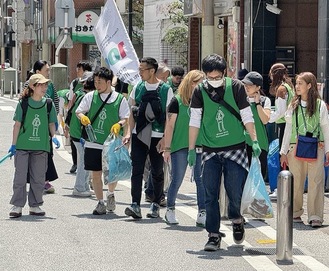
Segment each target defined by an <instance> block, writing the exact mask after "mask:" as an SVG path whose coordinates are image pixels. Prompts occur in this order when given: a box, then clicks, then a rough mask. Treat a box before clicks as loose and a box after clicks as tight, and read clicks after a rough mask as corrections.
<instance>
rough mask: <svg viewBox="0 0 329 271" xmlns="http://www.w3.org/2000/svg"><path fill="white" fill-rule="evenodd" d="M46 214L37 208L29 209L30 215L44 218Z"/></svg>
mask: <svg viewBox="0 0 329 271" xmlns="http://www.w3.org/2000/svg"><path fill="white" fill-rule="evenodd" d="M45 214H46V212H45V211H44V210H42V209H41V208H40V207H39V206H37V207H30V215H36V216H44V215H45Z"/></svg>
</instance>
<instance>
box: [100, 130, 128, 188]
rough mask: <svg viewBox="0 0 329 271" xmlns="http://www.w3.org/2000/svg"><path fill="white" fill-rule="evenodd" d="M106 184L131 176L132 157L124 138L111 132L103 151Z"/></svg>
mask: <svg viewBox="0 0 329 271" xmlns="http://www.w3.org/2000/svg"><path fill="white" fill-rule="evenodd" d="M102 169H103V178H104V184H108V183H113V182H117V181H120V180H127V179H130V177H131V159H130V155H129V152H128V150H127V148H125V147H124V145H122V138H121V137H116V136H114V135H113V134H110V135H109V136H108V138H107V139H106V140H105V142H104V148H103V152H102Z"/></svg>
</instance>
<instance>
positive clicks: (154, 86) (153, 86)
mask: <svg viewBox="0 0 329 271" xmlns="http://www.w3.org/2000/svg"><path fill="white" fill-rule="evenodd" d="M137 85H138V84H136V85H135V86H134V88H133V89H132V91H131V93H130V96H129V100H128V102H129V105H130V106H132V105H133V101H135V95H136V87H137ZM158 86H159V83H156V84H149V83H148V82H146V81H145V88H146V90H147V91H152V90H156V89H157V88H158ZM173 96H174V93H173V91H172V88H169V89H168V93H167V101H166V107H168V105H169V103H170V101H171V99H172V97H173ZM132 133H134V134H136V124H135V127H134V129H133V131H132ZM151 137H157V138H159V137H160V138H161V137H163V133H159V132H155V131H152V134H151Z"/></svg>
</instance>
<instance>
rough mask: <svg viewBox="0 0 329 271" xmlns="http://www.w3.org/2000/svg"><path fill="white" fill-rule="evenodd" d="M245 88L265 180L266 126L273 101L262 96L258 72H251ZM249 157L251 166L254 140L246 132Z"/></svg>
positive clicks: (261, 80) (245, 82)
mask: <svg viewBox="0 0 329 271" xmlns="http://www.w3.org/2000/svg"><path fill="white" fill-rule="evenodd" d="M242 83H244V88H245V90H246V93H247V100H248V102H249V103H250V108H251V111H252V114H253V117H254V122H255V129H256V134H257V139H258V142H259V146H260V148H261V150H262V152H261V153H260V155H259V160H260V163H261V169H262V176H263V178H264V179H265V177H266V173H267V153H268V139H267V133H266V128H265V124H266V123H267V122H268V120H269V119H270V114H271V101H270V99H269V98H268V97H266V96H265V95H261V93H262V86H263V77H262V76H261V75H260V74H259V73H258V72H249V73H248V74H247V75H246V76H245V77H244V79H243V80H242ZM246 143H247V155H248V160H249V165H250V163H251V157H252V140H251V138H250V135H249V134H248V133H247V132H246Z"/></svg>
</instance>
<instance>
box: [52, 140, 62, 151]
mask: <svg viewBox="0 0 329 271" xmlns="http://www.w3.org/2000/svg"><path fill="white" fill-rule="evenodd" d="M52 140H53V143H54V144H55V145H56V149H58V148H59V147H60V146H61V143H59V141H58V139H57V138H56V137H53V139H52Z"/></svg>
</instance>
